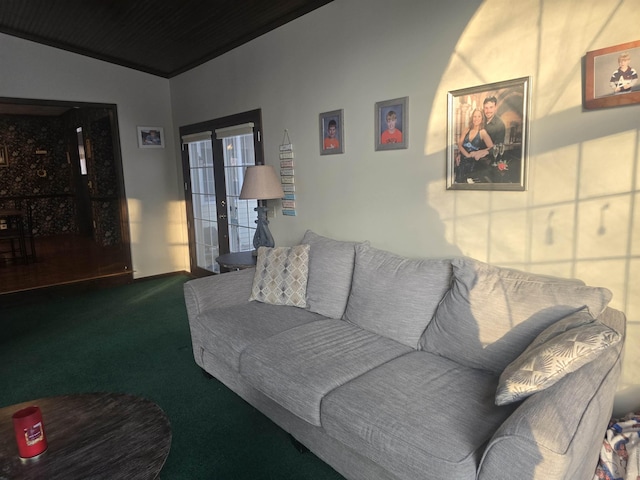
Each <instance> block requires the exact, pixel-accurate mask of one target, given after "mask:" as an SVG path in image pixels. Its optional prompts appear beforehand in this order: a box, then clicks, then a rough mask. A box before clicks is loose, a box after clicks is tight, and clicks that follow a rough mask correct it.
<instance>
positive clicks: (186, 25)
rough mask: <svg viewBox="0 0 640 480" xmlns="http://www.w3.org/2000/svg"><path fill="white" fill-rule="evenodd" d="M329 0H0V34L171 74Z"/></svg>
mask: <svg viewBox="0 0 640 480" xmlns="http://www.w3.org/2000/svg"><path fill="white" fill-rule="evenodd" d="M331 1H332V0H153V1H152V0H62V1H52V0H1V1H0V32H1V33H5V34H8V35H13V36H16V37H21V38H24V39H27V40H31V41H34V42H38V43H42V44H45V45H49V46H52V47H56V48H61V49H63V50H68V51H70V52H75V53H79V54H81V55H86V56H89V57H93V58H97V59H100V60H104V61H107V62H110V63H115V64H118V65H122V66H125V67H129V68H133V69H136V70H140V71H142V72H146V73H150V74H153V75H158V76H160V77H165V78H171V77H173V76H175V75H178V74H180V73H183V72H185V71H187V70H189V69H191V68H194V67H196V66H198V65H200V64H202V63H204V62H207V61H209V60H211V59H213V58H215V57H217V56H220V55H222V54H224V53H226V52H228V51H229V50H232V49H234V48H236V47H238V46H240V45H242V44H244V43H247V42H249V41H250V40H253V39H254V38H256V37H258V36H260V35H262V34H264V33H267V32H269V31H271V30H273V29H275V28H277V27H279V26H281V25H284V24H285V23H287V22H290V21H291V20H294V19H296V18H298V17H300V16H302V15H305V14H306V13H309V12H310V11H312V10H315V9H316V8H319V7H321V6H323V5H326V4H327V3H330V2H331Z"/></svg>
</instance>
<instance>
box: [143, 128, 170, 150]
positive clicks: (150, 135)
mask: <svg viewBox="0 0 640 480" xmlns="http://www.w3.org/2000/svg"><path fill="white" fill-rule="evenodd" d="M138 147H139V148H164V128H162V127H138Z"/></svg>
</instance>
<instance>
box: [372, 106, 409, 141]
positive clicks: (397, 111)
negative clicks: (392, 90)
mask: <svg viewBox="0 0 640 480" xmlns="http://www.w3.org/2000/svg"><path fill="white" fill-rule="evenodd" d="M408 108H409V97H403V98H396V99H394V100H386V101H384V102H377V103H376V110H375V119H376V131H375V138H376V150H398V149H401V148H407V147H408V145H409V142H408V140H409V139H408V136H409V112H408Z"/></svg>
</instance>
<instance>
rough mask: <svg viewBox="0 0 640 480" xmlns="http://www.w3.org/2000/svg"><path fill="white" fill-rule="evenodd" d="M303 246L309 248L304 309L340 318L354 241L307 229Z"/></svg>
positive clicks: (349, 286)
mask: <svg viewBox="0 0 640 480" xmlns="http://www.w3.org/2000/svg"><path fill="white" fill-rule="evenodd" d="M302 244H307V245H309V246H310V250H309V278H308V280H307V309H308V310H310V311H311V312H314V313H319V314H321V315H324V316H325V317H329V318H336V319H341V318H342V316H343V315H344V310H345V308H346V306H347V299H348V298H349V291H350V290H351V278H352V277H353V265H354V263H355V256H356V251H355V246H356V242H343V241H340V240H334V239H332V238H327V237H323V236H321V235H318V234H316V233H314V232H312V231H311V230H307V231H306V233H305V234H304V238H303V239H302Z"/></svg>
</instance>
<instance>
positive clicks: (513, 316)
mask: <svg viewBox="0 0 640 480" xmlns="http://www.w3.org/2000/svg"><path fill="white" fill-rule="evenodd" d="M452 266H453V277H454V280H453V284H452V287H451V289H450V290H449V292H447V294H446V295H445V297H444V299H443V301H442V303H441V304H440V306H439V307H438V311H437V312H436V314H435V317H434V319H433V321H432V322H431V323H430V324H429V326H428V328H427V329H426V330H425V332H424V334H423V336H422V338H421V340H420V348H421V349H422V350H425V351H428V352H432V353H437V354H439V355H442V356H443V357H447V358H450V359H451V360H454V361H457V362H459V363H461V364H462V365H466V366H469V367H472V368H479V369H483V370H488V371H490V372H493V373H494V374H496V375H500V373H501V372H502V371H503V370H504V369H505V367H506V366H507V365H508V364H509V363H511V362H512V361H513V360H515V359H516V358H517V357H518V355H520V354H521V353H522V352H523V351H524V350H525V348H527V346H528V345H529V344H530V343H531V342H532V341H533V340H534V339H535V338H536V336H537V335H538V334H540V332H542V331H543V330H544V329H545V328H547V327H548V326H549V325H551V324H552V323H554V322H557V321H558V320H560V319H561V318H563V317H565V316H567V315H569V314H570V313H573V312H576V311H578V310H580V309H581V308H583V307H587V308H588V311H589V314H590V315H591V316H592V317H594V318H596V317H598V315H600V314H601V313H602V311H603V310H604V309H605V307H606V306H607V304H608V303H609V301H610V300H611V292H610V291H609V290H607V289H605V288H597V287H587V286H584V285H582V284H578V283H576V282H575V281H564V280H562V279H559V278H552V277H545V276H538V275H534V274H529V273H526V272H519V271H517V270H512V269H506V268H500V267H496V266H492V265H488V264H486V263H483V262H479V261H477V260H473V259H470V258H456V259H453V260H452Z"/></svg>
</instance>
